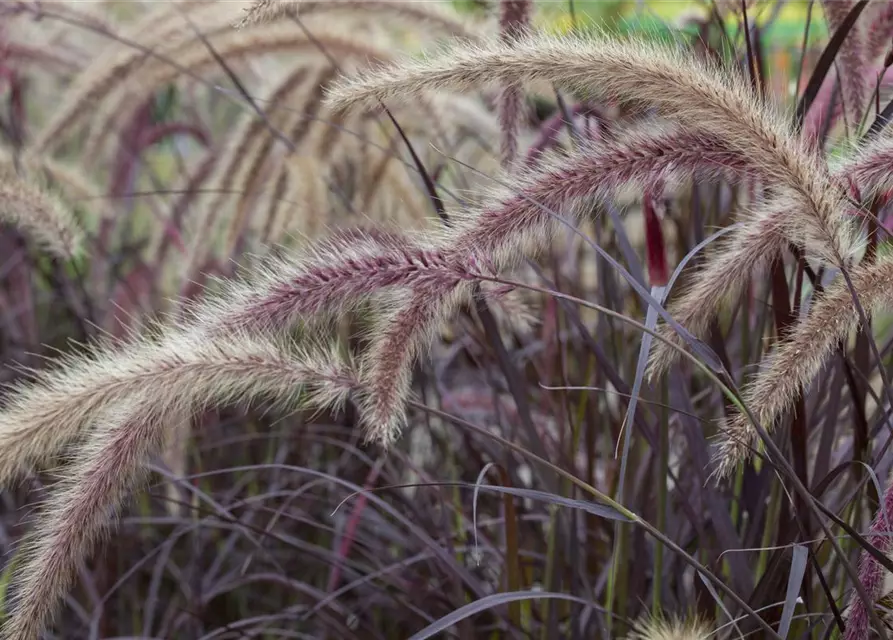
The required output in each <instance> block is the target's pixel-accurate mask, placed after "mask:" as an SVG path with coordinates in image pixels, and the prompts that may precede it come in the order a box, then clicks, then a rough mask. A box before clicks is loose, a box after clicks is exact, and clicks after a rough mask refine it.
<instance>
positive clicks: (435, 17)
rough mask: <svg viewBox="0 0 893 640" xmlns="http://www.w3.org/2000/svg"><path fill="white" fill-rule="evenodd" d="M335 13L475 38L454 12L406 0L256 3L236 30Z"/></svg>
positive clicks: (266, 0) (268, 0) (274, 0)
mask: <svg viewBox="0 0 893 640" xmlns="http://www.w3.org/2000/svg"><path fill="white" fill-rule="evenodd" d="M333 10H334V11H347V12H352V13H359V12H369V13H372V14H379V15H385V16H387V15H390V16H391V17H396V18H398V19H401V18H402V19H405V20H406V21H407V22H410V23H414V24H427V25H430V26H432V27H434V28H436V29H439V30H441V31H443V32H445V33H448V34H451V35H455V36H460V37H465V38H470V37H474V36H475V35H476V31H475V29H474V27H473V26H471V25H470V24H469V23H468V22H467V21H465V20H462V19H461V18H460V17H458V16H457V15H456V14H455V13H453V12H451V11H445V10H439V8H438V7H437V6H436V5H432V4H431V3H413V2H406V0H257V1H256V2H254V4H252V5H251V6H250V7H249V8H248V9H246V10H245V13H244V15H243V17H242V19H241V20H239V21H238V22H237V23H236V27H237V28H244V27H249V26H251V25H255V24H262V23H265V22H271V21H273V20H276V19H278V18H282V17H284V16H295V17H302V16H306V15H309V14H314V13H319V12H323V11H326V12H328V11H333Z"/></svg>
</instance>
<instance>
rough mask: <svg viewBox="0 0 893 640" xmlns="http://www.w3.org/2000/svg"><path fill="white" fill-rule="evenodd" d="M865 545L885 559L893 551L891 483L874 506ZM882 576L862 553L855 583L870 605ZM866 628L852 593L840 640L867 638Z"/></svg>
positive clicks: (858, 601)
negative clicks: (878, 503) (874, 510)
mask: <svg viewBox="0 0 893 640" xmlns="http://www.w3.org/2000/svg"><path fill="white" fill-rule="evenodd" d="M868 542H869V543H870V544H871V545H872V546H873V547H874V548H875V549H877V550H878V551H880V552H881V553H883V554H884V555H888V554H889V553H890V550H891V548H893V544H891V542H893V479H891V480H889V481H888V483H887V489H886V490H885V491H884V495H883V499H882V500H881V504H880V505H878V510H877V515H875V517H874V520H873V521H872V523H871V527H870V528H869V530H868ZM886 573H887V570H886V569H884V567H882V566H881V565H880V563H879V562H878V561H877V560H875V559H874V558H873V557H872V556H871V554H869V553H868V552H867V551H863V552H862V557H861V559H860V561H859V583H860V584H861V585H862V588H863V589H864V590H865V594H866V595H867V596H868V598H869V599H870V600H871V602H872V604H873V603H875V602H877V600H878V598H880V597H881V596H882V595H883V594H882V593H881V589H883V586H884V578H885V576H886ZM869 627H870V625H869V615H868V608H867V606H866V604H865V601H864V600H862V598H860V597H859V594H857V593H855V592H854V593H853V595H852V596H851V597H850V608H849V613H848V615H847V622H846V630H845V633H844V636H843V637H844V640H865V639H866V638H868V637H869V630H870V628H869Z"/></svg>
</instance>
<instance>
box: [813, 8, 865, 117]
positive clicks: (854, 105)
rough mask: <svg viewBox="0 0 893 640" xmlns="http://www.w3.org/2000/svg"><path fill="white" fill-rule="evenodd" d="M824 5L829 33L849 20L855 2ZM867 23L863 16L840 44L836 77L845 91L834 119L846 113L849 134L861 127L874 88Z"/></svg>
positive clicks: (842, 92)
mask: <svg viewBox="0 0 893 640" xmlns="http://www.w3.org/2000/svg"><path fill="white" fill-rule="evenodd" d="M822 4H823V6H824V9H825V16H826V17H827V19H828V27H829V30H830V31H831V32H832V33H833V32H834V31H836V30H837V28H838V27H839V26H840V25H841V23H842V22H843V21H844V20H845V19H846V17H847V14H849V12H850V10H851V9H852V8H853V6H854V5H855V4H856V2H855V0H825V2H823V3H822ZM864 24H865V16H864V15H863V16H861V20H858V21H857V22H856V24H855V25H853V28H852V29H851V30H850V33H849V34H848V36H847V38H846V39H845V40H844V41H843V44H841V46H840V50H839V51H838V53H837V58H836V66H837V69H838V74H837V77H838V78H839V81H840V85H841V88H842V91H841V94H842V95H841V100H838V101H837V109H836V111H835V114H834V116H836V115H837V113H842V114H844V115H845V116H846V123H847V127H848V128H849V130H850V131H855V129H856V127H858V126H859V123H860V122H861V120H862V114H863V113H864V112H865V109H866V108H867V107H868V105H869V96H870V93H871V86H873V83H872V77H871V74H870V73H869V67H868V60H867V48H866V42H865V40H866V33H865V28H864V27H863V25H864ZM870 83H871V84H870ZM834 119H836V117H833V118H832V122H833V120H834Z"/></svg>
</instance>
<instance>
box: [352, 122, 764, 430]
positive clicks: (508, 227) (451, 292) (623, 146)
mask: <svg viewBox="0 0 893 640" xmlns="http://www.w3.org/2000/svg"><path fill="white" fill-rule="evenodd" d="M661 131H662V132H663V134H664V135H660V134H655V133H654V130H652V131H651V133H646V132H645V131H644V129H642V130H632V131H630V132H629V133H627V134H625V135H623V136H619V137H618V138H616V139H613V140H610V141H605V142H599V143H589V144H586V145H583V146H581V147H580V148H578V149H576V150H574V151H572V152H570V153H568V154H566V155H559V154H548V155H547V157H546V158H545V159H543V160H542V161H540V162H539V163H538V164H537V166H536V167H535V168H534V169H527V170H524V171H521V172H520V173H518V174H516V175H513V176H506V177H505V179H504V181H505V182H506V184H505V186H503V187H500V188H499V189H496V190H494V191H493V192H491V193H490V194H489V197H488V198H487V199H486V200H485V203H484V204H483V205H482V206H481V207H480V208H479V209H478V210H476V211H472V212H470V213H468V214H466V215H465V216H462V217H459V218H458V219H456V220H455V221H454V225H453V226H452V227H451V228H450V229H448V230H447V231H445V232H444V239H443V241H442V243H441V244H442V245H443V246H444V247H447V249H445V251H447V252H448V253H447V255H448V256H449V257H445V258H444V260H445V262H446V263H447V264H462V265H468V266H467V267H464V268H465V269H467V271H466V272H465V273H466V275H467V276H468V277H467V278H466V279H465V280H463V281H462V282H461V283H460V281H458V280H455V281H454V283H452V284H451V283H450V282H448V281H446V280H440V281H438V282H431V284H432V285H433V286H430V287H428V288H426V289H424V290H423V289H420V288H418V287H407V288H406V289H407V292H405V293H404V292H401V293H399V294H397V295H395V296H393V297H391V298H389V299H388V304H389V305H393V309H391V310H390V311H389V312H387V313H386V314H385V315H384V316H383V317H382V319H381V321H380V325H379V327H378V328H377V329H376V330H375V331H373V332H372V335H373V336H375V338H374V340H373V342H372V344H371V345H370V347H369V350H368V352H367V354H366V357H365V359H364V362H365V363H366V364H365V366H364V371H366V372H367V375H366V376H364V388H365V400H364V402H363V404H362V407H363V415H364V420H365V422H366V424H367V425H368V426H369V427H370V428H371V429H373V437H375V438H376V439H379V440H380V441H382V442H385V443H387V442H391V441H393V440H394V439H395V438H396V437H397V435H398V434H399V432H400V429H401V425H402V423H403V421H404V413H403V407H404V405H405V400H406V396H407V393H408V391H409V387H410V381H411V367H412V365H413V363H414V362H415V359H416V357H417V356H418V355H419V353H420V352H421V351H422V350H423V349H424V347H425V345H427V344H428V343H429V342H430V339H431V337H432V336H433V335H434V334H435V332H436V328H437V327H438V326H439V324H440V323H441V322H443V321H444V320H445V319H446V318H447V317H449V315H450V314H451V313H452V311H453V310H454V309H455V308H456V306H457V305H459V304H461V303H465V302H468V301H469V300H470V298H469V296H470V293H471V287H470V286H465V285H467V284H469V281H470V280H473V279H474V274H475V273H477V274H478V275H482V274H483V273H484V272H483V271H480V270H479V267H477V266H472V265H473V264H479V263H480V262H481V261H479V260H472V257H473V256H485V257H486V258H487V262H486V263H484V264H481V266H485V267H486V268H487V270H488V272H490V273H496V272H501V271H503V270H505V269H509V268H511V267H513V266H516V265H517V264H518V263H519V262H520V261H521V259H522V258H523V257H524V256H529V255H534V254H536V253H538V252H540V251H542V250H543V249H545V248H547V247H548V246H549V245H550V242H551V238H552V235H553V232H554V230H555V229H556V228H557V227H558V225H559V224H560V222H558V221H557V220H556V219H555V213H554V212H556V211H562V212H564V213H567V212H568V211H570V212H571V213H582V212H584V211H585V210H586V208H585V206H584V205H585V204H586V203H587V202H592V201H598V200H599V199H601V198H603V197H605V196H607V195H609V194H611V193H612V192H613V191H615V190H616V189H619V188H621V187H623V186H626V185H629V184H640V185H642V186H644V185H650V184H653V183H654V182H656V181H661V182H673V181H676V180H679V179H683V178H685V177H690V176H691V175H692V174H701V173H707V174H725V173H732V174H734V173H736V172H737V173H738V174H740V175H749V174H748V171H749V170H750V169H754V170H756V167H748V166H747V165H746V163H744V162H743V161H742V158H741V156H740V155H739V154H736V153H730V152H728V151H727V150H725V149H723V148H719V149H717V148H715V147H710V145H709V144H707V143H706V142H705V141H704V140H701V139H700V138H699V137H698V136H697V135H696V134H692V133H690V132H685V131H682V130H680V129H679V128H678V127H672V126H671V127H667V128H666V129H661ZM690 148H693V149H695V152H694V153H689V152H688V149H690ZM754 238H755V239H757V240H760V241H761V242H762V245H761V246H765V245H766V239H765V236H764V235H763V234H760V235H758V236H754ZM747 248H748V249H750V248H751V247H749V246H748V247H747ZM759 255H760V254H759V253H758V252H757V253H754V252H752V251H750V252H748V253H747V256H748V258H753V257H755V256H759ZM730 273H734V272H729V271H728V270H727V269H726V270H724V271H723V275H724V276H725V277H726V278H728V277H729V274H730ZM732 282H735V279H732ZM460 284H461V285H462V286H457V285H460Z"/></svg>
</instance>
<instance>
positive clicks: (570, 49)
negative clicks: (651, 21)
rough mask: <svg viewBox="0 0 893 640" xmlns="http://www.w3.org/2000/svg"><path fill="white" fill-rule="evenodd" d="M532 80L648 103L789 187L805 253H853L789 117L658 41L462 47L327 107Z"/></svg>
mask: <svg viewBox="0 0 893 640" xmlns="http://www.w3.org/2000/svg"><path fill="white" fill-rule="evenodd" d="M531 80H548V81H551V82H554V83H555V84H556V85H557V86H561V87H566V88H569V89H572V90H578V91H580V92H583V93H592V92H596V93H597V94H600V95H604V96H608V97H610V98H613V99H618V100H621V101H624V102H628V103H633V104H636V105H640V106H642V107H651V108H653V109H656V110H657V111H658V112H659V113H660V114H661V115H663V116H664V117H666V118H668V119H671V120H674V121H676V122H679V123H680V124H682V125H683V126H685V127H687V128H689V129H691V130H693V131H698V132H703V133H705V134H707V135H710V136H713V137H716V138H721V139H724V140H726V142H727V144H728V145H729V148H730V149H733V150H734V151H736V152H738V153H739V154H741V155H742V156H744V157H747V158H752V160H753V162H759V163H760V165H762V166H763V167H764V170H765V171H766V172H767V173H769V174H771V175H773V176H774V177H775V182H776V183H777V184H778V185H780V186H783V187H785V188H787V189H788V190H789V191H790V200H791V206H792V210H791V212H790V214H788V215H789V216H790V217H792V218H796V219H797V222H796V225H797V226H798V228H799V232H798V234H797V236H796V237H797V241H798V243H799V244H801V245H802V246H803V247H804V248H805V249H806V251H807V253H810V254H815V255H816V256H819V257H821V258H822V259H824V260H826V261H827V262H830V263H831V264H834V265H838V266H842V265H844V264H845V263H846V262H847V260H848V259H849V258H850V257H851V256H852V255H854V254H855V253H856V252H857V243H856V238H855V237H854V233H853V229H852V227H851V225H849V224H848V221H847V220H846V217H845V216H844V215H843V212H844V210H845V209H846V208H847V205H846V203H845V201H844V198H843V194H842V193H841V192H840V191H839V189H837V188H836V185H834V184H833V182H832V181H831V180H830V179H829V175H828V170H827V166H826V164H825V162H824V160H823V159H822V158H821V157H819V156H818V155H817V154H816V153H815V152H814V151H813V150H811V149H810V148H809V147H808V145H807V144H806V143H805V142H804V141H803V140H801V139H799V138H798V137H797V135H796V134H795V132H794V131H793V130H792V128H791V126H790V122H789V118H785V117H784V116H783V114H782V113H780V112H779V111H777V110H776V109H774V108H772V107H771V106H769V105H767V104H765V103H764V102H762V101H760V100H759V99H758V98H757V97H756V96H754V94H753V92H752V90H751V88H750V86H749V85H748V84H747V82H746V81H745V80H744V78H743V77H741V75H740V74H739V73H737V72H736V71H735V70H731V69H723V68H720V67H719V66H717V65H715V64H711V63H707V62H702V61H699V60H697V59H695V58H693V57H692V56H688V55H683V54H682V53H680V52H679V51H677V50H673V49H670V48H669V47H667V46H665V45H662V44H657V43H652V42H646V41H641V40H636V39H621V38H611V37H608V36H604V35H598V36H596V37H554V36H542V35H536V36H527V37H524V38H520V39H519V40H518V41H517V42H515V43H513V44H511V45H506V44H504V43H500V42H492V41H491V42H485V43H481V44H463V45H461V46H457V47H453V48H452V49H449V50H446V51H443V52H441V53H440V54H438V55H436V56H429V57H426V58H422V59H418V60H415V59H413V60H406V61H404V62H403V63H402V64H400V65H399V66H389V67H381V68H378V69H377V70H372V71H368V72H365V73H362V74H360V75H359V76H358V77H356V78H354V79H351V80H346V81H345V82H343V83H342V84H341V85H340V86H338V87H336V88H335V89H334V90H333V91H332V92H331V93H330V95H329V103H330V104H331V105H332V107H333V108H335V109H348V108H355V107H359V106H366V107H370V108H374V106H375V104H376V103H377V102H378V101H380V100H388V99H390V98H394V97H399V98H401V99H404V100H405V99H407V98H409V97H411V96H415V95H420V94H423V93H424V92H426V91H432V90H448V89H450V90H464V89H469V88H472V87H476V86H477V85H481V84H485V83H490V82H509V81H531Z"/></svg>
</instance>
